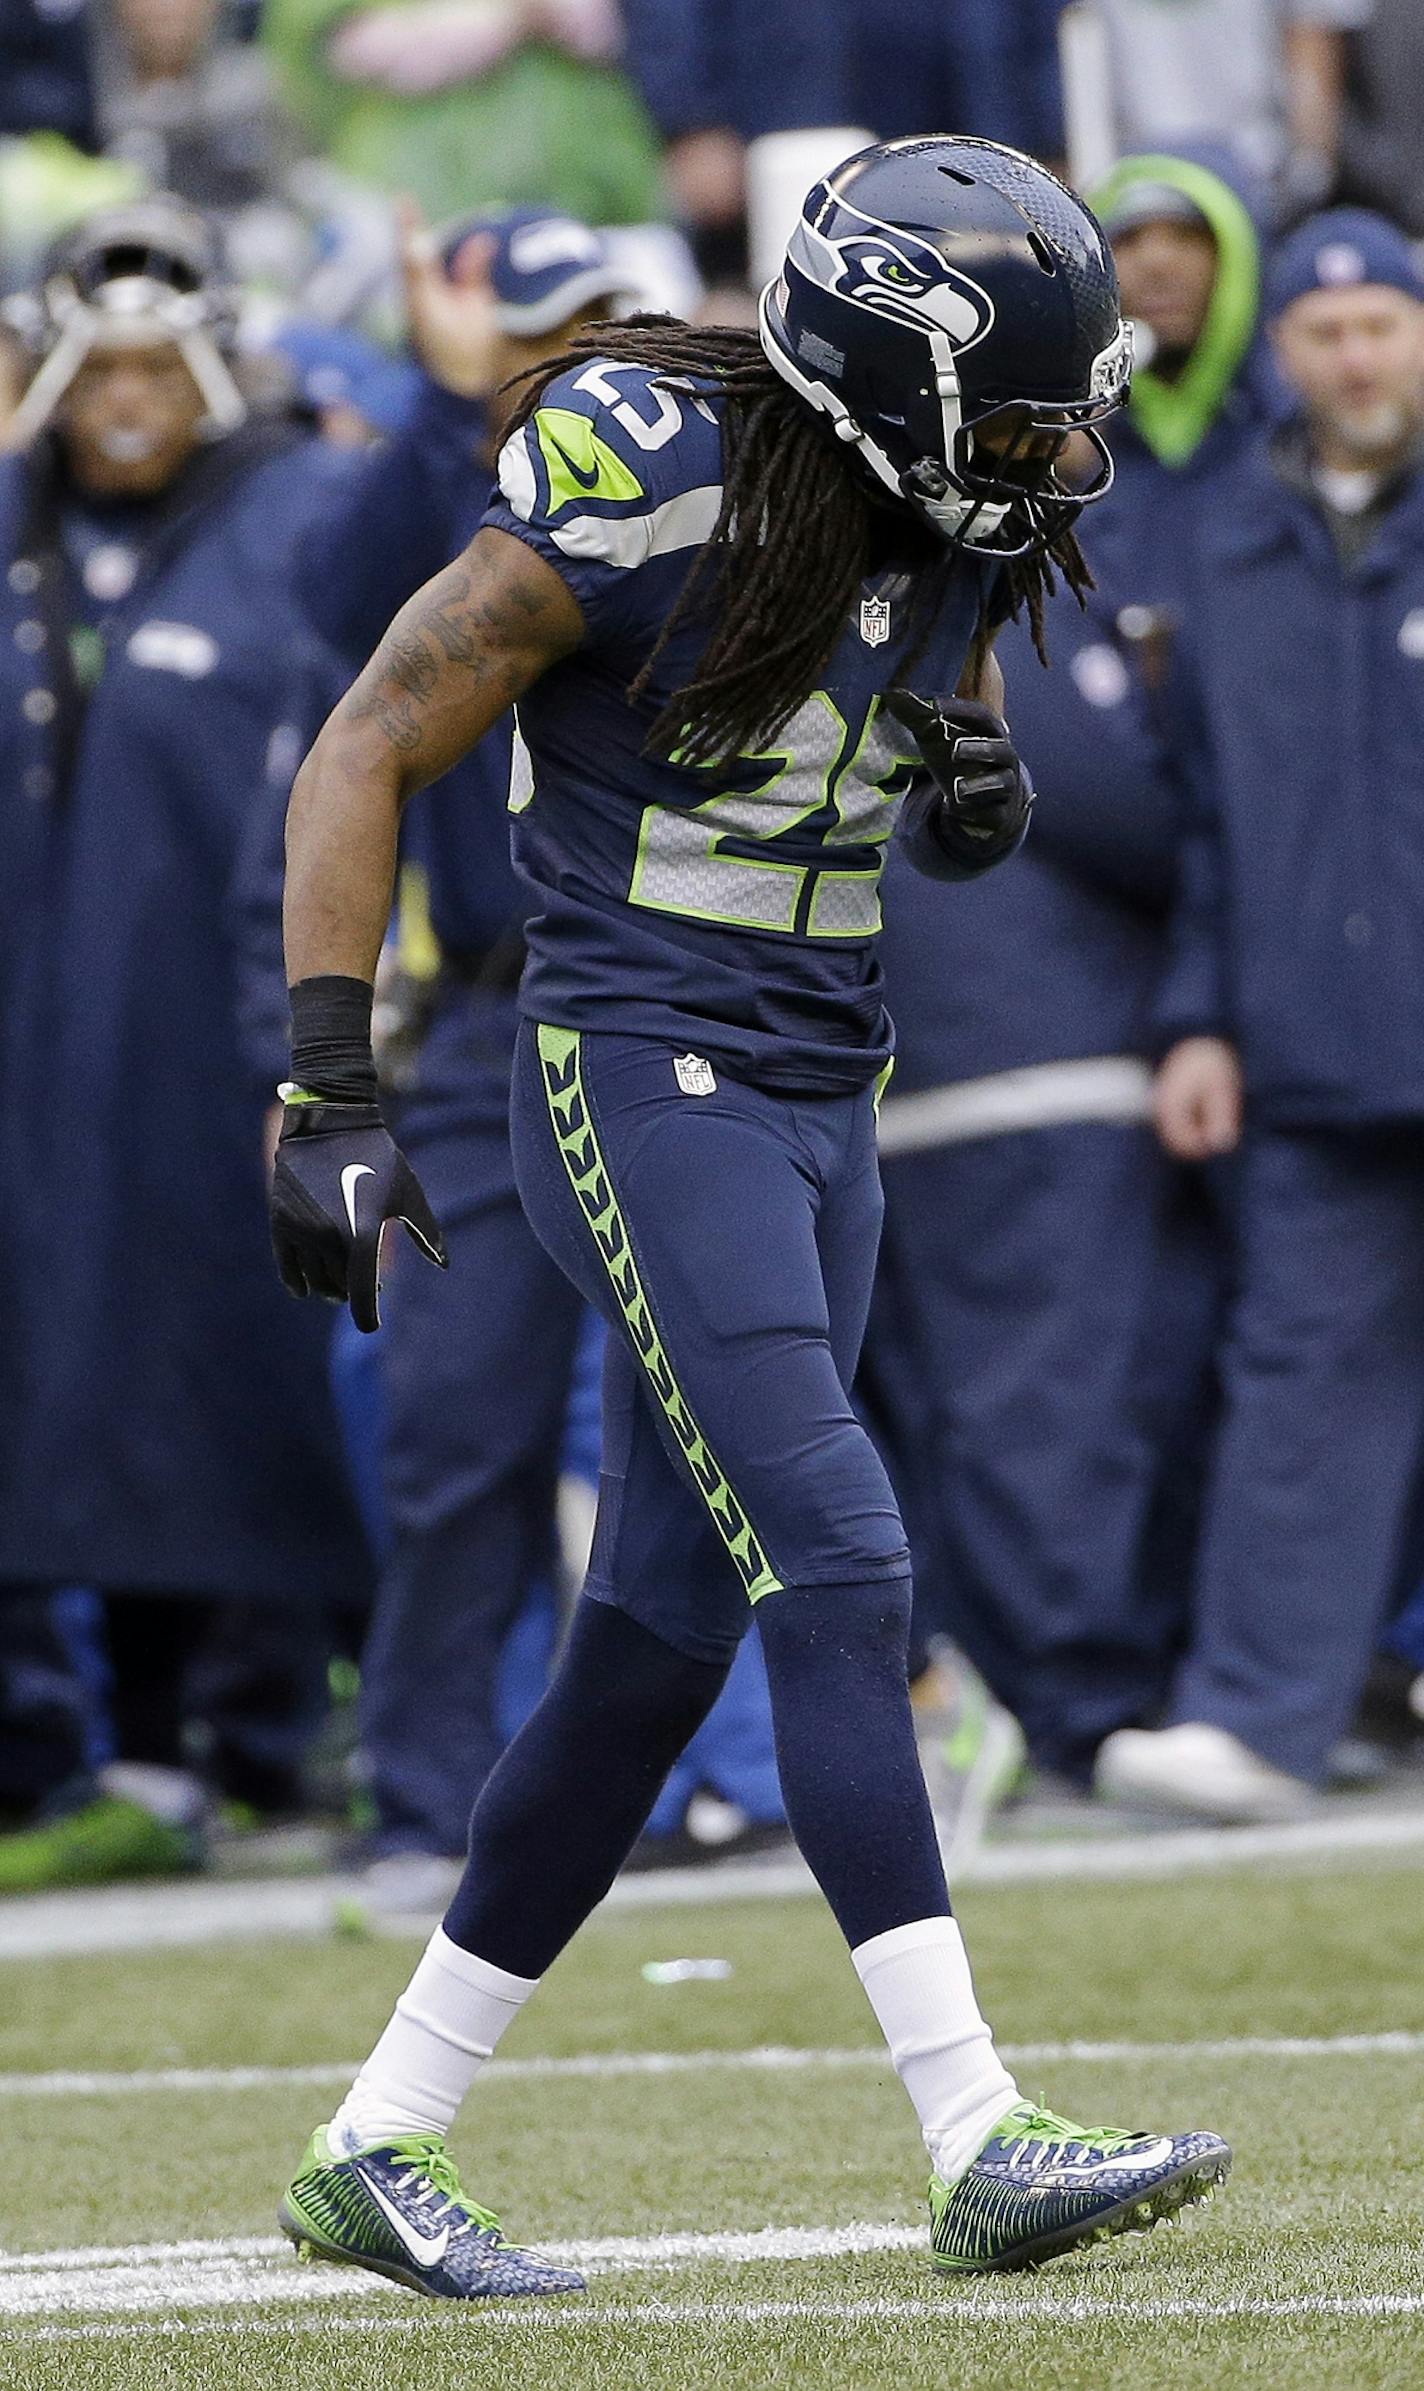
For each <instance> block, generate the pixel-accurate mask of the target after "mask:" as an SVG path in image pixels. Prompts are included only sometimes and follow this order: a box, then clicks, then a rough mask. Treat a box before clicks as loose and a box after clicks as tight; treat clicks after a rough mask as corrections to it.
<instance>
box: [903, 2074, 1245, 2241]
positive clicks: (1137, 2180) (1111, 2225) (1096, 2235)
mask: <svg viewBox="0 0 1424 2391" xmlns="http://www.w3.org/2000/svg"><path fill="white" fill-rule="evenodd" d="M1230 2168H1231V2152H1230V2149H1229V2148H1228V2146H1227V2144H1226V2143H1225V2142H1223V2141H1222V2140H1221V2138H1220V2136H1219V2135H1218V2134H1204V2133H1198V2134H1177V2135H1175V2136H1170V2135H1165V2134H1138V2133H1124V2132H1122V2131H1120V2130H1119V2129H1118V2128H1117V2127H1114V2126H1087V2125H1070V2124H1069V2123H1068V2120H1067V2119H1066V2118H1064V2117H1055V2116H1053V2115H1052V2114H1051V2113H1050V2112H1049V2111H1048V2110H1047V2109H1035V2108H1033V2107H1031V2106H1030V2105H1029V2103H1028V2102H1027V2101H1021V2102H1020V2103H1019V2105H1018V2107H1017V2108H1013V2109H1010V2111H1009V2113H1008V2115H1007V2117H1005V2118H1004V2119H1003V2120H1002V2121H1001V2123H1000V2124H998V2125H996V2126H995V2128H994V2131H993V2133H992V2134H991V2135H990V2136H989V2139H988V2141H987V2142H986V2143H985V2145H984V2147H983V2149H982V2150H981V2151H980V2153H979V2156H978V2158H977V2159H976V2160H975V2161H974V2164H973V2166H972V2167H970V2169H969V2171H968V2173H967V2174H965V2175H962V2176H961V2177H960V2178H959V2181H958V2182H957V2183H955V2184H952V2185H951V2184H946V2183H941V2181H940V2179H939V2177H938V2176H934V2177H932V2178H931V2181H930V2248H931V2253H932V2256H933V2258H934V2263H935V2265H936V2266H937V2267H939V2268H941V2269H942V2270H943V2272H944V2273H945V2274H949V2275H979V2274H1001V2273H1008V2272H1010V2271H1012V2270H1013V2269H1014V2268H1018V2267H1036V2266H1042V2265H1044V2264H1045V2262H1046V2261H1047V2260H1048V2259H1050V2258H1061V2257H1062V2256H1063V2255H1064V2253H1065V2251H1068V2250H1076V2249H1078V2248H1080V2247H1082V2246H1083V2245H1084V2244H1085V2243H1089V2242H1098V2241H1107V2240H1110V2239H1111V2238H1112V2236H1113V2235H1115V2234H1119V2233H1148V2232H1150V2231H1151V2229H1152V2227H1153V2226H1154V2225H1156V2224H1159V2223H1160V2222H1161V2220H1162V2219H1163V2218H1164V2217H1173V2216H1175V2215H1176V2214H1177V2212H1178V2210H1179V2209H1183V2208H1191V2207H1192V2206H1193V2205H1194V2204H1195V2203H1196V2202H1197V2201H1199V2200H1206V2199H1209V2198H1210V2196H1211V2193H1212V2192H1213V2191H1214V2190H1215V2188H1216V2186H1217V2185H1218V2184H1221V2183H1224V2182H1225V2181H1226V2178H1227V2175H1228V2174H1229V2172H1230Z"/></svg>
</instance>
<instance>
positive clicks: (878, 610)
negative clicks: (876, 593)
mask: <svg viewBox="0 0 1424 2391" xmlns="http://www.w3.org/2000/svg"><path fill="white" fill-rule="evenodd" d="M860 636H861V638H862V639H863V640H864V641H865V644H866V646H867V647H868V648H883V647H884V645H885V642H886V640H887V639H888V638H889V637H890V601H889V599H888V598H862V599H861V601H860Z"/></svg>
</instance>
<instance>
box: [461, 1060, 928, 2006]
mask: <svg viewBox="0 0 1424 2391" xmlns="http://www.w3.org/2000/svg"><path fill="white" fill-rule="evenodd" d="M687 1059H688V1058H684V1062H686V1061H687ZM704 1074H705V1066H704ZM683 1076H684V1077H690V1078H691V1083H692V1086H693V1088H694V1090H696V1089H697V1088H698V1087H699V1086H700V1085H702V1084H705V1079H699V1077H698V1076H697V1075H696V1074H689V1073H688V1072H687V1071H686V1070H685V1071H684V1074H683ZM512 1130H513V1145H514V1156H515V1168H516V1171H517V1174H518V1179H519V1189H520V1194H521V1196H522V1197H523V1200H524V1205H525V1209H526V1211H527V1212H528V1214H529V1218H530V1220H531V1222H532V1223H533V1225H534V1227H535V1228H536V1230H537V1231H538V1234H539V1236H540V1237H541V1238H542V1239H543V1241H544V1243H545V1244H546V1245H547V1247H548V1248H549V1251H550V1252H551V1253H552V1254H553V1255H554V1256H555V1258H556V1259H557V1260H558V1262H559V1263H560V1265H561V1266H562V1267H563V1268H564V1269H565V1270H566V1271H567V1272H568V1274H569V1277H570V1278H571V1279H572V1280H573V1281H574V1283H575V1284H576V1285H577V1286H578V1287H579V1289H580V1290H581V1291H582V1292H583V1293H584V1294H586V1295H587V1296H588V1297H589V1299H590V1301H592V1302H593V1303H595V1304H596V1305H597V1306H598V1307H599V1309H600V1310H601V1311H602V1312H603V1313H604V1314H605V1316H606V1317H607V1318H608V1320H609V1321H610V1323H611V1325H612V1327H613V1329H614V1332H615V1333H614V1335H613V1337H612V1338H610V1340H609V1354H608V1360H607V1364H606V1370H605V1417H604V1468H603V1477H602V1481H601V1485H600V1492H599V1515H598V1527H597V1531H596V1535H595V1542H594V1556H593V1562H592V1566H591V1570H590V1575H589V1581H588V1585H587V1587H586V1590H585V1600H584V1601H583V1602H582V1603H581V1604H580V1606H579V1609H578V1612H577V1613H576V1615H575V1619H574V1624H573V1628H572V1631H571V1633H570V1636H569V1640H568V1644H567V1646H566V1648H565V1651H564V1653H563V1656H562V1658H561V1660H560V1663H559V1667H558V1669H557V1671H556V1672H555V1675H554V1679H553V1682H552V1684H551V1686H550V1688H549V1691H548V1693H547V1694H546V1695H545V1697H544V1700H543V1701H542V1702H541V1703H540V1705H539V1707H538V1709H537V1710H536V1711H535V1712H534V1715H533V1717H532V1718H531V1719H530V1720H529V1722H528V1724H527V1726H526V1727H525V1728H524V1729H523V1731H522V1732H521V1734H519V1735H518V1736H516V1738H515V1740H514V1742H513V1743H512V1744H511V1745H510V1747H509V1749H508V1750H507V1751H506V1753H505V1754H504V1757H503V1758H502V1760H501V1761H500V1763H499V1765H498V1767H497V1768H496V1769H495V1771H494V1773H493V1775H492V1776H491V1777H490V1779H489V1781H488V1783H487V1784H486V1786H485V1788H484V1791H483V1792H482V1794H481V1795H480V1798H479V1800H478V1801H477V1802H476V1804H475V1811H474V1816H473V1818H472V1820H471V1823H470V1855H469V1862H468V1865H467V1867H466V1870H465V1875H464V1878H463V1880H462V1882H461V1885H460V1888H459V1891H458V1892H457V1894H456V1896H455V1899H454V1901H453V1902H452V1904H451V1907H450V1910H449V1913H448V1915H447V1918H446V1931H447V1933H449V1934H450V1936H451V1937H452V1939H453V1940H454V1941H455V1942H457V1943H459V1944H461V1945H462V1946H463V1947H464V1948H465V1949H466V1950H471V1951H476V1952H478V1953H480V1955H481V1956H482V1957H484V1958H487V1959H489V1960H492V1961H493V1962H494V1964H495V1965H496V1966H498V1967H505V1968H509V1969H510V1970H512V1972H513V1973H514V1974H516V1975H527V1976H537V1975H539V1974H541V1973H542V1972H543V1970H544V1968H545V1967H547V1966H548V1964H549V1962H550V1960H551V1959H552V1958H553V1957H554V1956H555V1954H556V1953H557V1952H558V1951H559V1950H561V1949H562V1947H563V1945H564V1943H565V1942H566V1941H567V1940H568V1937H569V1936H570V1934H572V1933H573V1932H575V1931H576V1929H577V1928H578V1926H579V1925H580V1924H581V1923H582V1921H583V1919H584V1918H585V1917H587V1915H588V1913H589V1911H590V1910H591V1909H592V1908H593V1906H594V1904H595V1903H596V1902H597V1901H599V1900H600V1899H601V1898H602V1896H603V1894H604V1892H605V1891H606V1890H607V1887H608V1885H609V1884H610V1883H611V1881H612V1878H613V1876H614V1874H615V1873H616V1871H617V1869H618V1867H619V1865H620V1864H621V1862H622V1860H623V1859H624V1857H625V1856H626V1854H627V1852H628V1850H629V1849H630V1847H631V1845H632V1843H633V1840H634V1837H635V1836H636V1834H637V1833H638V1831H639V1829H640V1828H641V1826H642V1824H643V1822H644V1820H645V1819H646V1818H647V1816H648V1814H649V1812H650V1810H651V1808H652V1804H653V1801H654V1798H655V1796H656V1793H657V1790H658V1787H659V1785H660V1783H661V1781H662V1779H663V1777H664V1776H665V1775H666V1773H667V1771H668V1769H669V1767H670V1766H671V1765H672V1763H673V1761H674V1760H675V1759H676V1758H677V1755H678V1753H679V1752H680V1751H681V1750H682V1749H683V1747H684V1746H685V1745H686V1743H687V1742H688V1740H689V1738H690V1737H691V1736H692V1735H693V1734H694V1733H695V1732H696V1729H697V1727H698V1726H699V1724H700V1723H701V1721H702V1719H704V1718H705V1717H706V1716H707V1714H708V1712H709V1710H710V1709H711V1706H712V1703H713V1702H714V1701H715V1699H716V1696H717V1694H718V1692H719V1691H720V1690H721V1687H722V1685H723V1683H724V1682H725V1677H726V1672H727V1668H728V1666H729V1665H730V1661H731V1658H732V1656H733V1654H734V1653H735V1652H736V1649H737V1646H738V1643H739V1641H740V1639H741V1637H742V1636H743V1635H744V1633H745V1631H746V1627H747V1624H748V1621H749V1619H750V1617H751V1615H752V1608H753V1606H754V1605H757V1606H759V1607H758V1609H757V1614H756V1615H757V1621H758V1626H759V1629H760V1634H761V1643H762V1649H763V1651H764V1653H765V1656H766V1664H767V1677H768V1682H769V1685H770V1690H771V1702H772V1714H773V1719H774V1723H775V1733H776V1750H777V1761H778V1765H779V1769H780V1774H781V1783H782V1789H783V1792H784V1794H785V1799H786V1811H787V1817H788V1819H789V1821H790V1824H791V1828H792V1832H793V1833H794V1835H795V1837H796V1840H797V1842H798V1843H799V1845H800V1847H801V1850H802V1852H803V1854H804V1856H805V1858H806V1860H807V1862H808V1864H809V1866H810V1868H811V1870H812V1872H813V1874H814V1875H815V1877H816V1879H817V1881H818V1883H819V1884H820V1886H821V1889H822V1891H823V1892H824V1893H825V1896H826V1898H827V1900H828V1902H829V1903H830V1906H831V1908H832V1910H833V1912H834V1914H835V1916H836V1919H837V1921H838V1923H839V1925H840V1927H841V1930H842V1932H843V1933H844V1935H845V1937H846V1939H847V1941H848V1942H849V1943H850V1944H851V1946H852V1948H854V1947H855V1946H857V1945H858V1944H859V1943H861V1942H864V1941H867V1940H869V1939H870V1938H871V1937H872V1936H874V1935H876V1934H882V1933H885V1932H887V1931H888V1930H889V1929H890V1928H891V1927H894V1926H899V1925H903V1924H905V1923H907V1922H908V1921H909V1920H911V1919H917V1918H926V1917H936V1916H941V1915H943V1914H944V1912H945V1911H946V1909H947V1907H948V1901H947V1895H946V1891H945V1883H944V1870H943V1866H942V1863H941V1861H940V1855H939V1848H938V1844H937V1842H936V1839H935V1832H934V1822H933V1819H932V1817H931V1814H930V1808H929V1802H928V1798H927V1796H926V1793H925V1785H924V1779H923V1777H922V1776H921V1774H920V1769H919V1762H918V1756H917V1753H916V1747H915V1737H914V1728H913V1723H912V1720H911V1715H910V1703H909V1694H908V1689H907V1686H906V1641H907V1636H908V1630H909V1618H910V1588H909V1555H908V1552H907V1549H906V1545H905V1536H904V1530H903V1528H902V1527H901V1524H900V1519H899V1514H898V1512H897V1511H896V1508H895V1501H894V1497H893V1495H892V1494H891V1491H890V1483H889V1480H888V1478H887V1477H886V1474H885V1470H884V1468H883V1466H882V1464H881V1461H880V1459H879V1456H878V1455H877V1453H876V1451H875V1448H874V1446H873V1445H872V1444H871V1442H870V1439H869V1437H868V1436H867V1435H866V1433H865V1431H864V1429H863V1428H862V1427H861V1426H860V1423H859V1422H858V1420H857V1419H856V1416H855V1413H854V1412H853V1410H852V1409H851V1403H850V1396H849V1393H848V1391H847V1390H848V1388H849V1385H850V1381H851V1378H852V1375H853V1373H854V1369H855V1363H856V1357H857V1354H858V1352H859V1348H860V1340H861V1336H862V1333H863V1330H864V1326H865V1316H866V1311H867V1308H868V1305H869V1298H870V1285H871V1278H872V1274H873V1271H874V1266H875V1248H876V1241H877V1235H878V1230H879V1223H880V1183H879V1174H878V1170H877V1166H876V1155H875V1122H874V1106H873V1103H872V1100H871V1097H870V1094H869V1092H868V1091H867V1092H864V1093H862V1094H860V1095H855V1096H823V1097H812V1098H805V1099H802V1098H789V1097H786V1096H773V1095H771V1094H769V1093H768V1092H767V1091H765V1090H763V1089H759V1088H753V1087H748V1086H746V1085H744V1084H742V1083H740V1082H737V1081H730V1080H723V1081H722V1082H721V1083H720V1084H714V1085H713V1086H711V1087H710V1088H707V1090H706V1092H705V1093H702V1092H693V1093H689V1092H687V1091H686V1090H685V1089H684V1088H683V1086H682V1085H681V1083H680V1080H679V1076H678V1071H677V1067H676V1061H675V1058H674V1056H673V1054H672V1052H671V1050H670V1049H669V1048H668V1047H667V1046H664V1045H659V1044H657V1043H655V1042H653V1041H652V1040H649V1039H644V1038H635V1037H620V1036H605V1035H585V1036H578V1035H576V1034H574V1033H573V1032H571V1031H568V1030H560V1029H550V1028H538V1029H535V1028H534V1027H533V1026H530V1025H526V1026H525V1027H524V1028H523V1029H521V1031H520V1036H519V1045H518V1050H517V1055H516V1062H515V1074H514V1102H513V1112H512Z"/></svg>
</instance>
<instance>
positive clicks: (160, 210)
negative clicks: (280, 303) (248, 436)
mask: <svg viewBox="0 0 1424 2391" xmlns="http://www.w3.org/2000/svg"><path fill="white" fill-rule="evenodd" d="M7 313H8V315H9V317H10V320H11V322H12V323H14V324H15V325H16V326H17V328H18V329H19V330H20V332H21V333H22V335H23V337H24V339H25V341H26V343H27V345H28V346H29V348H30V350H31V353H32V354H34V355H37V356H38V357H39V358H40V360H41V362H40V366H39V370H38V372H37V373H36V374H35V377H34V379H33V381H32V382H31V383H30V385H29V388H28V389H27V390H26V392H25V395H24V397H23V398H22V399H21V401H20V404H19V407H18V408H17V410H16V412H15V415H14V417H13V418H12V421H11V425H10V429H9V435H8V437H9V442H10V444H11V445H13V446H15V447H23V446H24V445H26V444H27V443H28V442H29V441H31V440H33V439H34V438H35V437H36V435H37V434H38V433H39V432H41V431H43V430H44V428H45V426H46V424H48V422H49V421H50V419H51V417H52V416H53V414H54V411H55V408H56V407H57V406H58V405H59V402H60V400H61V399H62V398H63V396H64V393H65V392H66V390H67V389H68V388H69V385H70V383H71V382H72V381H73V380H74V377H75V375H76V374H77V373H78V371H79V369H80V367H81V365H82V364H83V363H84V360H85V359H86V357H88V356H89V355H90V354H91V353H92V352H93V351H94V350H96V349H115V348H150V347H153V346H155V345H156V344H158V343H160V342H166V341H171V342H172V343H173V345H174V347H175V348H176V349H177V350H178V351H179V353H180V355H181V356H182V359H183V362H184V364H185V365H186V366H187V368H188V371H189V373H190V374H191V375H192V377H193V380H194V382H195V383H196V385H197V388H198V391H199V394H200V396H201V398H202V400H203V403H204V405H205V407H206V408H207V413H208V425H209V428H210V430H211V432H212V433H213V434H219V433H222V432H230V431H232V430H233V429H234V428H235V427H236V426H237V425H238V424H240V423H241V422H242V421H243V420H244V418H245V417H246V414H247V403H246V401H245V400H244V398H243V396H242V392H241V391H240V390H239V388H238V386H237V383H236V381H235V380H234V379H233V374H232V369H231V366H230V365H229V363H228V359H229V357H230V355H231V352H232V348H233V344H234V339H235V335H236V322H237V314H236V302H235V295H234V293H233V292H232V290H231V289H230V288H229V286H228V285H227V284H226V282H225V281H224V280H223V278H222V275H221V270H220V261H219V257H218V250H217V243H216V241H215V239H214V236H213V234H212V232H211V231H210V229H209V227H208V225H207V223H206V222H205V220H204V219H203V217H202V216H200V215H199V214H198V213H197V212H196V210H194V209H192V208H189V207H186V206H185V205H184V204H183V202H182V201H181V200H176V199H167V198H158V199H143V200H136V201H134V202H133V203H132V205H129V206H124V207H114V208H103V209H101V210H100V211H99V212H98V213H97V214H96V215H93V216H90V217H89V218H87V219H86V221H85V222H84V223H83V224H81V225H80V226H79V228H78V229H77V231H75V232H72V233H68V234H66V236H65V237H64V239H63V240H61V241H60V242H58V243H57V244H56V246H55V248H54V249H53V251H52V252H51V254H50V258H49V261H48V263H47V265H46V267H45V271H44V274H43V277H42V279H41V281H40V284H39V288H38V289H37V290H36V291H34V292H32V293H30V294H28V295H27V296H26V297H25V298H24V299H23V300H21V301H19V302H17V303H12V305H11V307H10V308H9V309H8V310H7Z"/></svg>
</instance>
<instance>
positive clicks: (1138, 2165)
mask: <svg viewBox="0 0 1424 2391" xmlns="http://www.w3.org/2000/svg"><path fill="white" fill-rule="evenodd" d="M1174 2147H1175V2145H1174V2144H1173V2142H1172V2141H1171V2139H1170V2137H1169V2136H1167V2135H1165V2134H1164V2135H1160V2136H1159V2137H1158V2139H1157V2140H1156V2141H1155V2142H1149V2143H1147V2145H1146V2146H1145V2148H1143V2149H1140V2150H1122V2151H1119V2152H1117V2154H1116V2155H1115V2156H1114V2157H1112V2158H1104V2159H1096V2160H1094V2162H1093V2168H1092V2171H1093V2173H1094V2175H1098V2176H1103V2175H1109V2176H1111V2175H1140V2174H1141V2173H1142V2171H1143V2169H1144V2167H1164V2166H1166V2164H1167V2162H1168V2161H1169V2159H1170V2158H1171V2156H1172V2152H1173V2149H1174Z"/></svg>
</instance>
